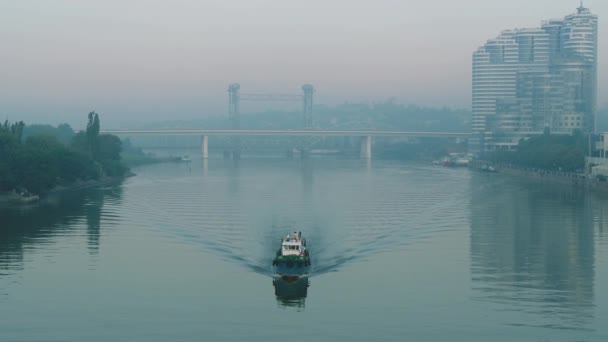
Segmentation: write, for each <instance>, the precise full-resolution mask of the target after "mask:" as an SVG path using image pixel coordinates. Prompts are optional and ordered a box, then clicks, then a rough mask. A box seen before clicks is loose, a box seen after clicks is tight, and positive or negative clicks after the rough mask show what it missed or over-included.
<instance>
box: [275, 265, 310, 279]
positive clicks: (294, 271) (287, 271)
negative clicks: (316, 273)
mask: <svg viewBox="0 0 608 342" xmlns="http://www.w3.org/2000/svg"><path fill="white" fill-rule="evenodd" d="M274 269H275V273H277V274H278V275H281V276H283V275H294V276H303V275H307V274H308V273H309V272H310V265H305V264H303V263H295V262H278V263H276V265H275V266H274Z"/></svg>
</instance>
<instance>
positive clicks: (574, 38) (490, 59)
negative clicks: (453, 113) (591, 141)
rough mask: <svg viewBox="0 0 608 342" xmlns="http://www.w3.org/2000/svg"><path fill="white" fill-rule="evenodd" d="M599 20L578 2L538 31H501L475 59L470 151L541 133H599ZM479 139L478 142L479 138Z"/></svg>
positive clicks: (507, 145)
mask: <svg viewBox="0 0 608 342" xmlns="http://www.w3.org/2000/svg"><path fill="white" fill-rule="evenodd" d="M597 47H598V17H597V15H596V14H594V13H592V12H591V11H590V10H589V8H586V7H583V2H581V4H580V6H579V7H578V8H577V9H576V12H575V13H572V14H568V15H566V16H565V17H563V18H561V19H550V20H545V21H543V22H542V23H541V25H540V27H535V28H523V29H516V30H505V31H502V32H501V34H500V35H499V36H498V37H496V38H494V39H489V40H488V41H487V42H486V43H485V44H484V45H483V46H481V47H480V48H479V49H477V50H476V51H475V53H474V54H473V72H472V74H473V84H472V92H473V98H472V131H473V134H474V135H476V136H477V137H476V138H474V139H473V140H472V142H471V145H470V146H471V148H472V149H473V151H474V152H475V153H480V152H481V153H483V151H492V150H495V149H512V148H515V147H516V146H517V145H518V143H519V141H520V139H522V138H525V137H529V136H530V134H539V133H542V132H544V131H545V130H547V129H548V130H550V131H551V132H557V133H572V132H573V131H574V130H582V131H584V132H594V131H595V130H596V98H597ZM482 136H483V137H482Z"/></svg>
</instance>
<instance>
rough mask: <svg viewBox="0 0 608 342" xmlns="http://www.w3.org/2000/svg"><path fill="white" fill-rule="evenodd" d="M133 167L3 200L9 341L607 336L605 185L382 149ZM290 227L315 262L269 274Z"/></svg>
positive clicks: (2, 290)
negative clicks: (297, 275)
mask: <svg viewBox="0 0 608 342" xmlns="http://www.w3.org/2000/svg"><path fill="white" fill-rule="evenodd" d="M190 154H191V155H193V153H192V152H191V153H190ZM134 171H135V172H136V173H137V174H138V175H137V176H136V177H133V178H130V179H127V180H125V181H124V182H122V183H121V184H116V185H113V186H108V187H104V188H99V189H89V190H80V191H73V192H69V193H64V194H61V195H59V196H54V197H51V198H49V199H47V200H45V201H44V202H42V203H40V204H37V205H33V206H29V207H21V208H10V207H7V206H4V207H2V208H0V220H1V221H0V222H1V228H0V317H2V318H3V319H2V320H0V341H83V340H86V341H108V340H112V341H193V340H210V341H211V340H214V341H224V340H225V341H233V340H234V341H237V340H239V341H243V340H246V341H275V340H276V341H279V340H285V339H287V338H289V339H291V340H295V341H299V340H301V341H304V340H310V339H311V338H313V339H315V340H335V341H371V340H382V341H402V340H404V339H410V340H416V341H459V340H466V341H488V340H492V341H604V340H608V328H607V327H606V324H605V322H608V296H607V295H606V294H605V292H604V291H602V290H603V289H604V288H605V286H604V285H605V284H607V283H608V271H607V270H608V268H607V267H606V257H607V255H608V247H607V245H608V239H607V237H606V233H607V224H608V215H605V213H606V214H608V212H606V208H608V206H607V205H608V199H606V198H603V197H602V196H600V195H594V194H589V193H586V192H584V191H580V190H576V189H573V188H570V187H567V186H558V185H551V184H548V185H547V184H540V183H537V182H531V181H525V180H519V179H515V178H510V177H507V176H503V175H500V174H478V173H474V172H470V171H469V170H466V169H447V168H442V167H436V166H432V165H427V164H424V163H415V162H388V161H378V160H374V161H372V163H366V162H362V161H359V160H348V159H313V160H310V161H308V162H302V161H300V160H283V159H278V158H250V159H243V160H241V161H240V163H239V164H238V165H235V164H234V163H233V162H230V161H224V160H222V159H211V160H209V161H208V162H206V163H203V161H202V160H200V159H196V158H195V159H194V161H193V162H192V163H191V164H160V165H151V166H145V167H140V168H137V169H135V170H134ZM294 227H297V230H301V231H302V232H303V234H304V235H305V237H306V238H307V240H308V244H309V247H310V249H311V256H312V262H313V268H312V276H311V277H310V278H309V279H307V280H306V281H302V282H299V283H297V284H276V283H274V284H273V279H272V277H271V268H270V264H271V260H272V258H273V256H274V251H275V250H276V248H277V247H278V243H279V239H280V237H281V236H282V235H283V234H285V233H286V232H288V231H290V230H293V228H294Z"/></svg>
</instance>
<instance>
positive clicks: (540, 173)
mask: <svg viewBox="0 0 608 342" xmlns="http://www.w3.org/2000/svg"><path fill="white" fill-rule="evenodd" d="M482 166H486V167H487V166H492V167H493V168H494V169H495V170H496V172H497V173H501V174H505V175H509V176H515V177H524V178H528V179H534V180H537V181H542V182H551V183H558V184H563V185H569V186H575V187H581V188H586V189H589V190H592V191H600V192H605V193H608V182H607V181H606V180H605V179H604V178H599V177H594V176H592V175H588V174H585V173H576V172H562V171H552V170H542V169H536V168H525V167H519V166H515V165H512V164H501V163H493V162H487V161H473V162H471V163H469V168H471V169H473V170H476V171H480V172H481V168H482Z"/></svg>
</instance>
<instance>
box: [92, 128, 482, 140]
mask: <svg viewBox="0 0 608 342" xmlns="http://www.w3.org/2000/svg"><path fill="white" fill-rule="evenodd" d="M100 133H102V134H114V135H132V136H135V135H200V136H203V135H207V136H212V135H223V136H376V137H377V136H385V137H391V136H404V137H405V136H407V137H438V138H440V137H442V138H467V137H469V136H470V135H471V133H462V132H406V131H370V130H354V131H327V130H247V129H239V130H233V129H218V130H203V129H158V130H105V131H101V132H100Z"/></svg>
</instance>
